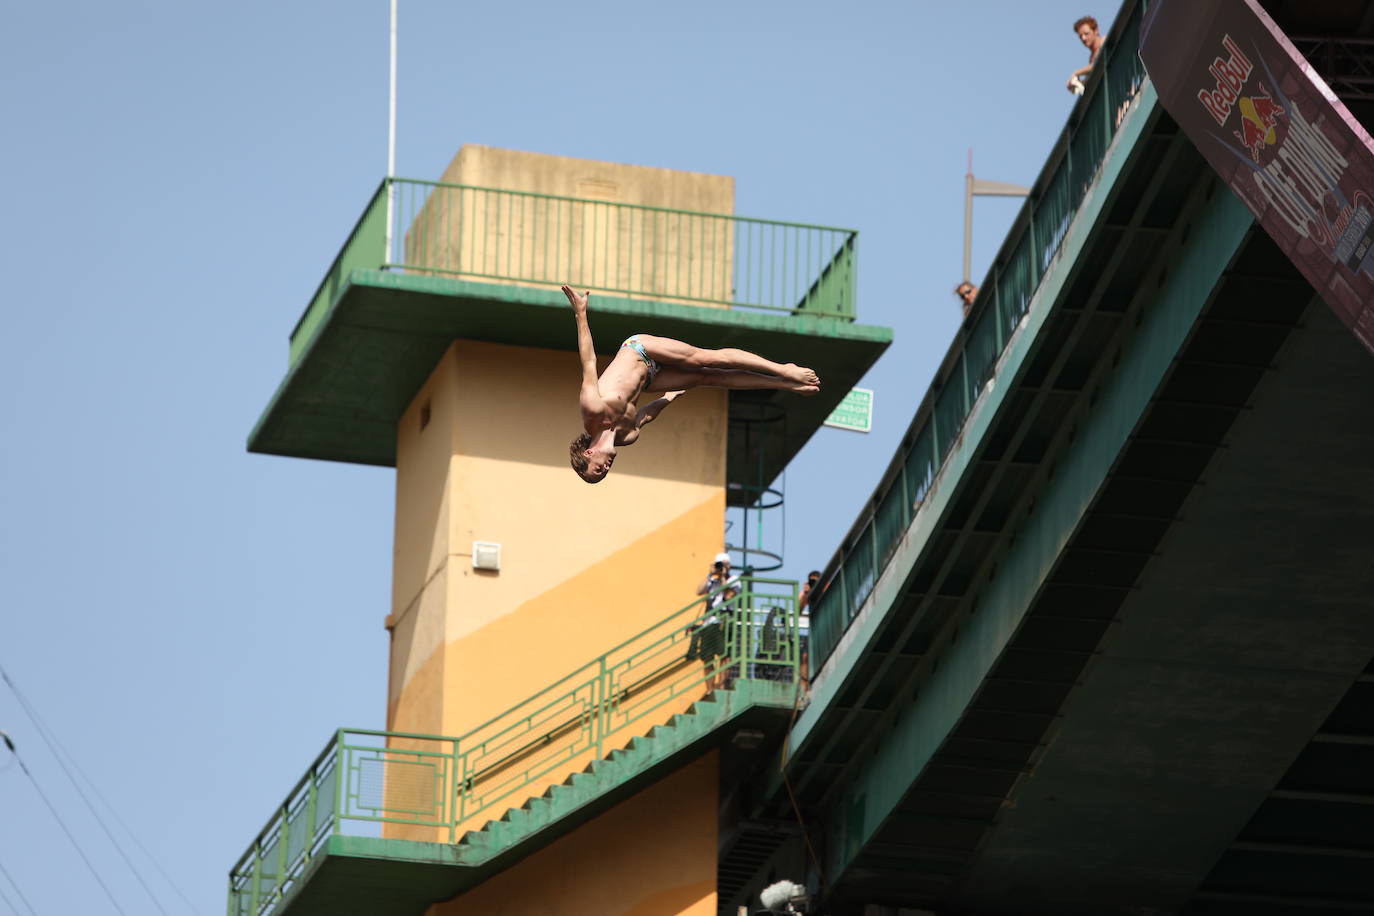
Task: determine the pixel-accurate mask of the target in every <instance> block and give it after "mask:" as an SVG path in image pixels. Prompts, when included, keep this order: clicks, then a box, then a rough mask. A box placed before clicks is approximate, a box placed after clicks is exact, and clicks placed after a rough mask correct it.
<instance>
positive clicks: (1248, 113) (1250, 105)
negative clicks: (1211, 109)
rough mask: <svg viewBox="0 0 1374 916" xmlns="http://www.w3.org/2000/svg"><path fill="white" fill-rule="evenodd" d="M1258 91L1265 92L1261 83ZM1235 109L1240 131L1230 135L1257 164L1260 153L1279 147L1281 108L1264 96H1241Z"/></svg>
mask: <svg viewBox="0 0 1374 916" xmlns="http://www.w3.org/2000/svg"><path fill="white" fill-rule="evenodd" d="M1259 90H1260V92H1261V93H1263V92H1266V90H1265V88H1264V84H1263V83H1260V84H1259ZM1236 108H1237V109H1239V111H1240V130H1235V131H1232V132H1231V133H1232V135H1233V136H1235V138H1236V139H1237V140H1239V141H1240V142H1241V145H1242V146H1244V147H1245V148H1246V150H1248V151H1249V153H1250V158H1251V159H1253V160H1255V162H1256V163H1259V162H1260V152H1261V151H1264V150H1268V151H1273V150H1274V149H1275V148H1277V147H1278V145H1279V139H1280V138H1279V118H1281V117H1282V116H1283V106H1281V105H1279V104H1278V103H1277V102H1275V101H1274V100H1273V99H1272V98H1270V97H1269V96H1268V95H1267V94H1266V95H1247V96H1241V98H1240V100H1239V101H1238V102H1237V103H1236Z"/></svg>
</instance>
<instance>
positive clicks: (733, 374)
mask: <svg viewBox="0 0 1374 916" xmlns="http://www.w3.org/2000/svg"><path fill="white" fill-rule="evenodd" d="M563 294H564V295H565V296H567V297H568V302H570V303H571V304H572V308H573V319H574V320H575V321H576V322H577V354H578V356H579V357H581V359H582V392H581V395H580V396H579V398H578V401H579V403H580V405H581V407H582V428H583V429H585V430H586V432H584V433H583V434H582V435H580V436H578V437H577V438H576V439H574V440H573V441H572V445H571V446H570V447H569V449H568V452H569V455H570V457H571V459H572V466H573V470H574V471H576V472H577V476H579V477H581V478H582V479H583V480H585V481H587V483H600V482H601V480H602V479H603V478H604V477H605V476H606V474H607V473H609V472H610V470H611V464H612V463H613V462H614V461H615V450H616V449H617V448H618V447H619V446H622V445H633V444H634V443H635V441H636V440H637V439H639V431H640V430H642V429H643V428H644V427H645V426H647V425H649V424H650V423H652V422H653V421H654V419H655V418H656V417H657V416H658V415H659V414H660V413H662V411H663V408H665V407H667V406H668V405H669V404H671V403H672V402H673V401H675V400H677V399H678V398H680V397H682V395H683V394H685V393H686V392H687V389H689V388H703V387H706V388H776V389H781V390H784V391H795V392H797V393H798V394H805V395H811V394H816V393H817V392H819V391H820V390H821V380H820V379H819V378H818V377H817V376H816V373H814V372H812V371H811V370H810V369H806V368H803V367H801V366H798V365H796V364H795V363H775V362H772V361H771V360H766V359H764V358H763V357H762V356H758V355H756V354H753V353H750V352H749V351H747V350H736V349H733V348H731V349H725V350H703V349H701V348H700V347H694V346H692V345H691V344H688V343H683V342H682V341H680V340H673V339H672V338H671V337H654V336H652V335H650V334H634V335H631V336H630V337H629V338H627V339H626V340H625V342H624V343H622V344H621V345H620V349H619V350H617V351H616V354H615V358H614V359H612V360H611V363H610V365H608V366H607V367H606V371H605V372H603V373H601V377H600V378H597V375H596V347H595V346H594V345H593V343H592V330H591V327H590V326H589V325H588V324H587V299H588V297H590V296H591V293H590V292H583V293H577V292H574V291H573V290H572V288H571V287H568V286H565V287H563ZM645 391H655V392H657V391H662V392H665V393H664V395H663V397H661V398H658V399H657V400H655V401H651V402H650V403H648V404H646V405H644V406H643V407H636V406H635V400H636V399H637V398H638V397H639V395H640V394H641V393H642V392H645Z"/></svg>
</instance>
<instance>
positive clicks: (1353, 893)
mask: <svg viewBox="0 0 1374 916" xmlns="http://www.w3.org/2000/svg"><path fill="white" fill-rule="evenodd" d="M1150 117H1151V118H1152V119H1153V120H1152V122H1151V124H1150V126H1149V127H1148V129H1146V130H1144V131H1142V133H1141V136H1140V139H1139V140H1138V141H1136V148H1135V149H1133V150H1131V151H1130V152H1129V153H1126V154H1125V155H1127V156H1128V157H1129V161H1130V164H1129V165H1128V166H1125V167H1123V168H1122V170H1121V173H1120V175H1119V177H1118V178H1117V180H1116V184H1115V186H1114V187H1113V189H1112V191H1111V193H1110V195H1108V197H1107V200H1106V201H1105V203H1104V204H1103V206H1102V213H1101V216H1100V217H1098V218H1097V222H1096V223H1095V224H1094V227H1093V229H1092V234H1091V236H1090V237H1089V240H1088V241H1087V242H1086V243H1085V244H1084V245H1083V247H1082V249H1081V251H1079V252H1078V253H1077V255H1076V257H1077V262H1076V265H1075V267H1074V268H1073V270H1072V271H1071V272H1070V274H1069V276H1068V278H1067V279H1066V280H1065V281H1064V283H1063V286H1062V288H1061V289H1060V291H1059V292H1057V293H1053V294H1052V295H1054V297H1055V299H1056V301H1055V302H1054V304H1053V305H1052V306H1051V307H1050V308H1051V311H1050V313H1049V315H1048V316H1047V317H1046V318H1045V321H1044V325H1043V327H1042V328H1041V330H1040V331H1039V332H1038V336H1039V340H1038V341H1037V343H1036V344H1035V345H1034V347H1033V349H1032V350H1031V351H1030V352H1029V353H1028V354H1027V356H1026V358H1025V360H1024V363H1023V365H1022V366H1021V367H1019V368H1016V369H1015V371H1014V374H1013V373H1010V372H1009V373H1007V374H1006V377H999V378H998V380H997V383H998V384H999V385H1004V386H1007V387H1008V388H1009V390H1008V391H1007V393H1006V394H1005V395H1004V398H1005V401H1004V406H1002V407H999V408H998V409H997V414H996V416H995V417H994V419H993V420H992V421H991V422H990V423H989V425H988V428H987V432H986V433H985V434H984V435H983V438H982V441H981V442H980V443H978V444H977V445H976V446H970V447H971V448H973V449H974V452H973V457H972V458H971V459H970V461H969V463H968V465H967V467H966V468H965V469H964V470H963V473H962V475H961V477H960V480H959V483H958V484H957V485H954V489H953V490H952V495H951V496H950V497H949V502H948V506H947V508H945V509H943V510H941V511H942V512H943V514H942V516H941V517H940V518H939V521H938V523H937V526H936V528H935V529H934V530H933V531H932V532H931V533H930V535H929V537H928V538H926V539H925V542H924V543H923V544H922V545H920V546H919V547H913V548H911V552H912V557H913V559H910V560H909V561H902V554H901V551H900V550H899V551H898V554H897V557H896V559H894V560H893V562H892V563H891V564H890V565H889V568H888V571H887V572H886V573H885V574H884V575H885V576H886V577H887V578H888V579H889V580H891V581H889V582H888V583H887V584H886V585H884V583H883V582H882V581H881V580H880V582H879V585H878V586H877V587H876V588H875V595H877V594H880V593H883V592H884V589H886V593H887V595H888V596H890V597H889V598H888V600H891V601H892V606H891V607H890V609H888V610H886V611H885V613H883V614H882V615H881V617H880V618H878V619H880V621H881V622H880V623H878V624H876V625H874V626H873V628H872V630H871V634H870V635H863V634H859V636H860V637H861V638H859V639H856V640H855V642H854V643H853V644H852V645H850V646H848V647H847V651H848V652H850V654H851V655H852V656H854V657H853V658H850V659H838V660H834V659H832V661H831V663H830V665H831V669H832V670H831V671H830V676H831V677H832V678H834V679H836V682H837V683H839V684H840V685H841V686H839V687H834V688H832V689H833V692H832V693H831V694H829V696H830V697H832V698H833V699H832V700H831V701H830V702H829V704H828V706H827V707H826V708H824V709H823V710H821V711H820V712H819V713H818V715H817V716H815V720H816V724H815V725H814V727H812V728H811V730H810V732H809V733H807V734H805V735H804V737H803V739H802V740H801V741H800V742H799V747H798V751H797V756H796V759H795V762H794V776H793V784H792V788H794V789H795V790H796V791H797V794H798V795H799V797H800V799H801V804H802V805H803V807H804V808H806V809H807V810H809V811H811V812H813V813H814V819H815V821H816V822H817V823H818V824H820V825H823V827H822V830H821V832H822V833H823V834H824V844H825V851H824V852H823V854H822V858H823V859H824V860H825V862H826V871H827V872H828V874H827V875H826V881H825V883H826V885H827V887H826V894H825V897H826V904H827V907H828V910H829V911H830V912H832V913H833V914H834V916H847V914H859V913H862V912H863V911H864V910H863V908H864V906H865V905H868V904H882V905H887V906H891V907H902V906H904V907H913V908H923V909H929V910H935V911H937V912H939V913H940V914H942V916H944V914H953V913H967V914H982V916H992V914H1017V916H1027V914H1040V913H1044V914H1051V913H1052V914H1075V913H1081V914H1108V913H1120V914H1133V916H1139V914H1142V913H1151V914H1153V913H1160V914H1163V913H1179V912H1188V913H1198V914H1227V916H1230V914H1239V913H1247V914H1257V916H1281V914H1282V916H1293V914H1298V913H1304V914H1316V913H1326V912H1352V911H1353V912H1364V911H1368V912H1374V882H1371V881H1369V880H1368V879H1367V877H1365V876H1366V875H1367V874H1368V872H1369V871H1370V870H1371V866H1374V830H1371V829H1370V828H1371V827H1374V712H1370V710H1371V709H1374V676H1371V673H1370V672H1371V670H1374V669H1371V658H1374V612H1371V607H1374V601H1371V598H1370V596H1371V595H1374V563H1371V562H1370V561H1369V557H1370V556H1374V526H1371V524H1370V522H1371V521H1374V424H1371V423H1370V418H1371V417H1374V360H1371V359H1370V358H1369V356H1368V354H1367V353H1366V352H1365V351H1364V350H1363V349H1362V348H1361V347H1360V345H1359V343H1358V342H1357V341H1356V340H1355V339H1354V337H1353V336H1352V335H1351V334H1350V333H1349V331H1348V330H1347V329H1345V328H1344V327H1343V326H1342V325H1340V323H1339V322H1338V321H1337V320H1336V319H1335V317H1334V316H1333V314H1332V313H1331V312H1330V310H1329V309H1328V307H1327V306H1326V305H1325V304H1324V303H1323V302H1321V301H1320V300H1319V299H1317V298H1315V297H1314V295H1313V292H1312V289H1311V287H1310V286H1309V285H1308V284H1307V282H1306V281H1305V280H1304V279H1303V278H1302V277H1301V275H1299V274H1298V273H1297V271H1296V270H1295V269H1294V268H1293V267H1292V266H1291V264H1290V263H1289V262H1288V260H1287V259H1286V258H1285V257H1284V256H1283V255H1282V253H1281V252H1279V251H1278V249H1277V248H1276V247H1275V246H1274V245H1273V244H1272V243H1271V242H1270V241H1269V239H1268V238H1267V237H1266V236H1264V235H1263V234H1262V233H1261V232H1259V231H1258V230H1255V229H1253V228H1250V229H1247V228H1246V227H1247V225H1248V224H1249V218H1248V214H1245V213H1244V211H1243V209H1241V208H1240V207H1239V204H1237V203H1236V202H1235V201H1234V200H1233V199H1232V198H1231V196H1230V195H1229V193H1228V192H1227V191H1226V190H1225V188H1224V187H1223V186H1220V185H1218V184H1217V183H1216V182H1215V181H1214V179H1212V178H1211V176H1210V173H1209V172H1208V171H1207V170H1206V168H1205V165H1203V164H1202V162H1201V160H1200V159H1199V158H1198V157H1197V155H1196V152H1195V151H1194V150H1192V148H1191V146H1189V145H1188V144H1187V143H1186V141H1185V140H1183V138H1181V137H1179V136H1178V135H1177V134H1176V133H1175V128H1174V126H1173V124H1172V122H1171V121H1170V120H1169V119H1168V118H1167V117H1165V116H1160V115H1158V114H1157V113H1155V114H1151V115H1150ZM903 549H906V548H903ZM899 561H900V562H899ZM903 562H909V565H906V566H903V565H902V563H903ZM899 567H900V568H899ZM893 577H896V578H895V579H894V578H893ZM875 600H876V599H875ZM861 617H862V615H861ZM859 622H860V623H862V619H860V621H859ZM855 628H856V629H858V627H857V625H856V627H855ZM865 640H866V641H865ZM837 654H838V653H837ZM843 665H848V666H849V667H848V668H847V669H844V670H845V671H847V673H844V674H842V673H837V672H835V671H834V670H833V669H834V668H842V667H843ZM825 675H826V672H825V671H824V670H823V671H822V674H821V677H822V678H823V677H824V676H825ZM841 677H843V680H842V681H840V680H839V679H840V678H841ZM818 683H819V681H818ZM822 692H823V691H822Z"/></svg>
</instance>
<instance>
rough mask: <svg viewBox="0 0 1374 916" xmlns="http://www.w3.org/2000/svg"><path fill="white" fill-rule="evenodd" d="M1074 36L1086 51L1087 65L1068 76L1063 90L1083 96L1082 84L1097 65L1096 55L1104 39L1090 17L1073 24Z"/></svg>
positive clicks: (1100, 50) (1094, 21)
mask: <svg viewBox="0 0 1374 916" xmlns="http://www.w3.org/2000/svg"><path fill="white" fill-rule="evenodd" d="M1073 31H1074V34H1075V35H1077V36H1078V40H1079V41H1081V42H1083V47H1085V48H1087V49H1088V65H1087V66H1086V67H1079V68H1078V69H1077V70H1075V71H1073V73H1071V74H1069V81H1068V82H1067V83H1065V88H1066V89H1068V90H1069V91H1070V92H1072V93H1073V94H1074V95H1082V94H1083V84H1084V83H1085V82H1086V81H1087V78H1088V74H1090V73H1092V71H1093V64H1095V63H1097V55H1098V54H1100V53H1102V45H1103V44H1104V43H1105V42H1106V38H1105V37H1103V35H1102V33H1101V32H1099V31H1098V30H1097V20H1096V19H1094V18H1093V17H1091V16H1084V17H1082V18H1081V19H1079V20H1078V21H1077V22H1075V23H1074V24H1073Z"/></svg>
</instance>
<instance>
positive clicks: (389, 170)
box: [382, 0, 397, 265]
mask: <svg viewBox="0 0 1374 916" xmlns="http://www.w3.org/2000/svg"><path fill="white" fill-rule="evenodd" d="M396 3H397V0H391V92H390V102H389V105H388V112H387V114H388V118H387V120H388V124H387V137H386V236H385V237H386V241H385V242H384V246H385V247H384V252H385V254H384V256H383V258H382V262H383V264H384V265H385V264H389V263H391V222H392V215H393V213H394V211H395V207H396V185H395V182H394V180H393V179H395V177H396Z"/></svg>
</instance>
